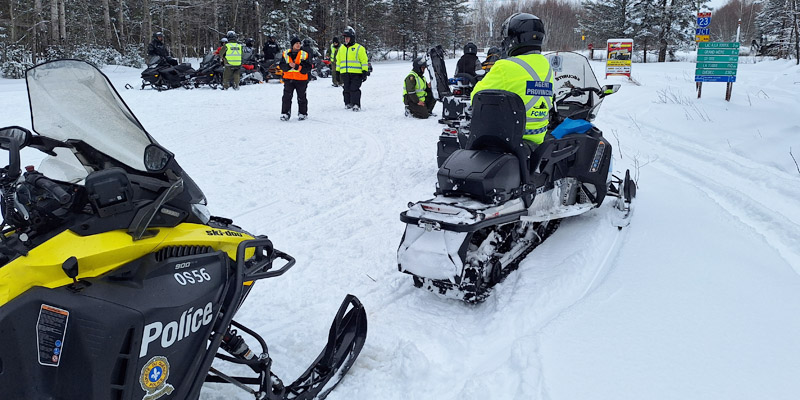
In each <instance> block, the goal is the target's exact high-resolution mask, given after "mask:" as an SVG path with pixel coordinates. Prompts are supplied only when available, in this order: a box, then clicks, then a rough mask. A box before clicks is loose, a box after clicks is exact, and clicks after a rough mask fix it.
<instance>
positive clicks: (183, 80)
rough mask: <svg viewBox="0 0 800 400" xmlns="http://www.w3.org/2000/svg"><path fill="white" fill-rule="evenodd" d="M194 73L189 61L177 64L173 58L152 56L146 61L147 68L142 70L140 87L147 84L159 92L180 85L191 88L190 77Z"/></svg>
mask: <svg viewBox="0 0 800 400" xmlns="http://www.w3.org/2000/svg"><path fill="white" fill-rule="evenodd" d="M195 73H196V71H195V70H194V68H192V65H191V64H189V63H183V64H178V63H177V61H176V60H175V59H173V58H170V59H166V58H164V57H161V56H153V57H151V58H150V60H149V61H148V63H147V68H146V69H145V70H144V71H142V89H144V88H145V87H147V86H150V87H152V88H153V89H156V90H158V91H159V92H160V91H162V90H168V89H175V88H179V87H181V86H183V87H184V88H186V89H191V79H192V77H193V76H194V75H195Z"/></svg>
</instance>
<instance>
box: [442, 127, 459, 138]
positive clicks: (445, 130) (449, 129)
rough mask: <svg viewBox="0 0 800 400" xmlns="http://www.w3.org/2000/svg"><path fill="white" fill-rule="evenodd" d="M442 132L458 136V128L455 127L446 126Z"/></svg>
mask: <svg viewBox="0 0 800 400" xmlns="http://www.w3.org/2000/svg"><path fill="white" fill-rule="evenodd" d="M442 133H444V134H446V135H453V136H456V135H458V129H455V128H444V129H442Z"/></svg>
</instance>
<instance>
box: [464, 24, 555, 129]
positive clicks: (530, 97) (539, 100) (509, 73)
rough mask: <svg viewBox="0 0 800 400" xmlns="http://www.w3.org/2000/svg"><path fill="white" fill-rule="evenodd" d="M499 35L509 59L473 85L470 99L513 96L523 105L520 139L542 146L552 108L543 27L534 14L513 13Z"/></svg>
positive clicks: (550, 81) (548, 63) (502, 61)
mask: <svg viewBox="0 0 800 400" xmlns="http://www.w3.org/2000/svg"><path fill="white" fill-rule="evenodd" d="M501 32H503V48H504V49H508V58H505V59H502V60H498V61H497V62H495V63H494V66H492V72H490V73H488V74H486V76H484V78H483V79H482V80H481V81H480V82H478V84H477V85H475V89H474V90H473V91H472V98H473V99H474V98H475V94H476V93H478V92H480V91H481V90H487V89H498V90H505V91H509V92H512V93H516V94H517V95H518V96H519V97H520V98H522V102H523V103H525V114H526V119H525V134H524V136H523V137H522V138H523V139H525V140H527V141H530V142H531V143H532V144H536V145H539V144H542V142H543V141H544V139H545V135H546V134H547V125H548V123H549V122H550V114H551V113H550V109H551V108H552V107H553V69H552V68H551V67H550V62H549V61H547V58H545V56H543V55H542V42H543V41H544V38H545V34H544V24H543V23H542V20H540V19H539V17H536V16H535V15H531V14H527V13H516V14H514V15H512V16H510V17H508V19H506V21H505V22H504V23H503V26H502V28H501Z"/></svg>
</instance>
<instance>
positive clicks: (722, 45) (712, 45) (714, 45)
mask: <svg viewBox="0 0 800 400" xmlns="http://www.w3.org/2000/svg"><path fill="white" fill-rule="evenodd" d="M700 48H701V49H738V48H739V42H701V43H700Z"/></svg>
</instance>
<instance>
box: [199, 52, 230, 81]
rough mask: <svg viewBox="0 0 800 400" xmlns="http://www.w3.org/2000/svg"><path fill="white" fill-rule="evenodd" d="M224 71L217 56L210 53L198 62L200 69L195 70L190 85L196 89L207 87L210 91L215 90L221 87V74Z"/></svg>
mask: <svg viewBox="0 0 800 400" xmlns="http://www.w3.org/2000/svg"><path fill="white" fill-rule="evenodd" d="M224 70H225V67H223V66H222V62H220V60H219V56H217V55H216V54H214V52H213V51H212V52H210V53H208V54H206V56H205V57H203V61H201V62H200V68H198V69H197V72H196V73H195V74H194V77H192V83H193V84H194V87H196V88H197V87H200V86H202V85H207V86H208V87H210V88H212V89H216V88H217V87H220V86H222V73H223V72H224Z"/></svg>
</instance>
